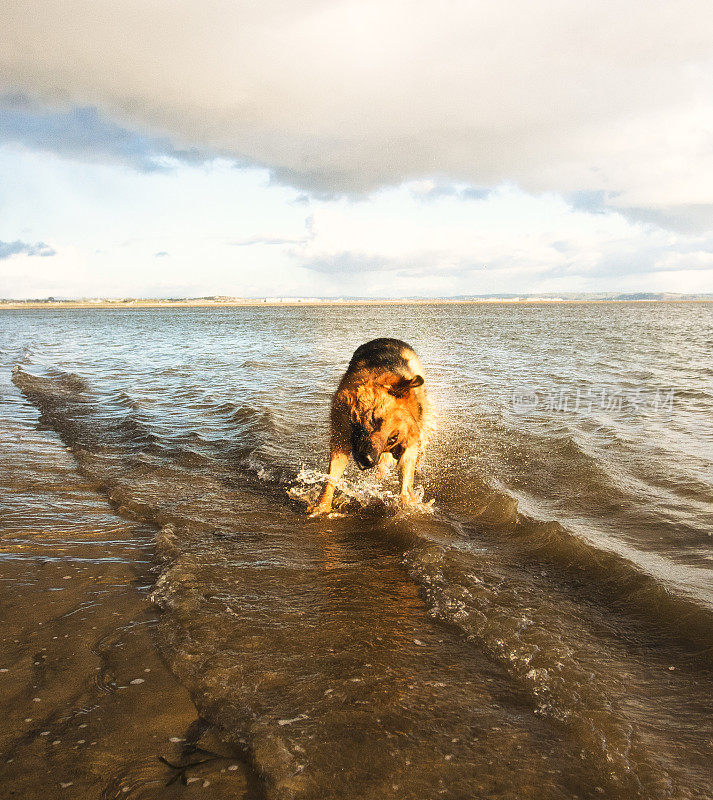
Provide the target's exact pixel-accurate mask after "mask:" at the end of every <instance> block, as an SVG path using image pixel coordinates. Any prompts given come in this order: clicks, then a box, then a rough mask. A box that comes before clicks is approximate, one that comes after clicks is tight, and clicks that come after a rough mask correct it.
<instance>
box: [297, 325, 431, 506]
mask: <svg viewBox="0 0 713 800" xmlns="http://www.w3.org/2000/svg"><path fill="white" fill-rule="evenodd" d="M432 417H433V415H432V412H431V405H430V403H429V401H428V395H427V393H426V389H425V387H424V380H423V368H422V367H421V362H420V361H419V359H418V356H417V355H416V353H415V352H414V351H413V349H412V348H411V347H409V346H408V345H407V344H406V343H405V342H401V341H399V340H398V339H374V340H373V341H371V342H367V343H366V344H363V345H361V347H358V348H357V349H356V351H355V352H354V355H353V356H352V360H351V361H350V362H349V366H348V367H347V371H346V372H345V373H344V375H343V377H342V380H341V381H340V383H339V386H338V387H337V391H336V392H335V393H334V397H333V398H332V408H331V414H330V422H331V426H330V428H331V430H330V456H329V477H328V478H327V483H326V485H325V487H324V490H323V492H322V494H321V496H320V498H319V501H318V502H317V504H316V506H315V507H314V508H313V509H312V516H317V515H319V514H328V513H329V512H330V511H331V509H332V498H333V497H334V488H335V486H336V484H337V482H338V481H339V479H340V478H341V476H342V473H343V472H344V469H345V467H346V466H347V462H348V461H349V457H350V456H354V461H355V462H356V464H357V466H358V467H359V469H362V470H363V469H372V468H373V467H378V471H377V474H378V476H379V477H380V478H383V477H384V475H385V473H386V470H387V469H388V468H389V466H392V465H393V464H394V463H396V464H397V465H398V470H399V476H400V478H401V502H402V503H403V504H409V503H411V502H413V501H414V500H415V497H414V493H413V479H414V473H415V471H416V466H417V464H418V461H419V459H420V456H421V454H422V453H423V450H424V447H425V446H426V443H427V441H428V438H429V436H430V433H431V430H432Z"/></svg>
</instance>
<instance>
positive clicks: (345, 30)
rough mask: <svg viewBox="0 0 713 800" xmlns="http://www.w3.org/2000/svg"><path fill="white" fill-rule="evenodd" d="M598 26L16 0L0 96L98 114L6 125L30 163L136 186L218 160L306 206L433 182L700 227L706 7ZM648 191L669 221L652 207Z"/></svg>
mask: <svg viewBox="0 0 713 800" xmlns="http://www.w3.org/2000/svg"><path fill="white" fill-rule="evenodd" d="M616 12H617V13H612V4H610V3H565V2H561V0H541V2H539V3H531V2H528V0H501V2H499V3H497V4H493V3H487V2H484V0H481V2H472V3H456V4H453V5H452V6H449V9H448V13H447V14H443V13H441V11H440V10H439V9H438V7H437V6H436V5H435V4H433V3H416V4H413V3H408V2H406V0H378V1H377V0H364V2H363V3H361V4H357V5H356V6H355V5H354V4H351V3H343V2H340V0H337V2H334V3H325V2H323V0H290V2H287V0H276V1H275V2H267V3H245V2H236V3H225V2H222V0H200V2H199V0H186V2H182V3H180V4H174V6H172V9H171V14H170V15H166V14H165V13H164V8H163V6H162V5H161V4H155V3H137V4H134V5H133V6H132V13H131V14H123V15H122V14H117V13H116V5H115V3H114V2H111V0H95V2H93V3H91V4H87V3H85V2H83V1H82V0H25V1H24V2H22V3H6V4H5V5H4V7H3V11H2V14H3V34H4V42H3V48H2V50H1V51H0V91H3V90H5V91H20V92H22V93H24V94H25V95H28V96H32V97H35V98H37V99H38V101H40V100H41V101H42V102H43V103H45V104H46V105H47V106H52V105H53V104H54V105H55V106H57V105H62V107H64V108H67V107H72V106H74V107H79V108H83V109H86V108H87V107H89V108H92V109H94V108H96V109H99V110H100V111H99V112H98V115H97V117H96V119H93V118H92V112H89V114H88V118H87V116H86V115H87V112H86V111H84V112H81V113H80V118H77V117H76V112H75V111H70V112H64V114H65V116H64V117H62V118H61V119H59V120H55V121H54V123H56V125H55V127H54V128H52V125H53V124H54V123H53V122H52V121H51V120H44V121H43V125H42V126H40V128H41V129H40V130H36V129H33V128H32V125H31V124H30V122H31V121H28V120H23V119H20V120H17V119H15V120H13V121H11V123H10V129H11V130H10V131H9V132H10V133H12V135H14V136H16V137H17V136H21V137H24V139H23V140H24V141H26V142H28V143H29V144H30V145H31V146H40V147H49V148H50V149H51V148H54V149H55V150H56V151H58V152H63V153H69V154H72V155H77V156H78V157H82V154H83V153H86V154H89V156H90V157H96V158H110V159H115V160H116V159H118V160H120V161H123V162H124V163H127V164H131V165H133V166H136V167H137V168H139V169H153V168H156V167H157V165H160V159H161V156H162V155H168V157H169V158H177V159H181V158H189V159H190V158H198V159H199V158H201V157H202V156H201V155H200V154H202V153H222V154H225V155H227V156H230V157H231V158H234V159H236V162H237V163H240V164H245V163H250V164H254V165H260V166H264V167H265V168H267V169H268V170H270V171H271V173H272V176H273V178H274V180H276V181H280V182H283V183H288V184H290V185H293V186H295V187H297V188H299V189H301V190H303V191H305V192H308V193H310V194H312V195H316V196H319V197H323V198H330V197H334V196H336V195H357V194H359V193H365V192H370V191H372V190H375V189H377V188H379V187H382V186H385V185H396V184H400V183H402V182H404V181H408V180H412V179H420V178H436V179H439V180H440V178H441V177H442V176H448V179H449V180H450V181H452V182H453V183H455V184H459V185H465V186H471V187H473V189H472V190H471V191H472V192H475V193H478V192H480V191H487V189H488V187H493V186H497V185H499V184H502V183H512V184H515V185H517V186H520V187H522V188H523V189H524V190H525V191H527V192H531V193H540V192H558V193H560V194H562V195H563V196H565V197H567V196H569V197H570V198H572V199H571V202H572V203H573V204H574V205H575V206H576V207H580V208H583V209H586V210H587V211H590V212H592V211H597V210H600V209H601V208H615V209H617V210H619V211H621V213H622V214H626V215H629V216H631V217H633V216H636V215H637V214H638V215H639V216H640V217H641V215H649V216H650V221H652V222H655V223H656V224H668V225H674V224H675V225H678V226H679V227H681V228H682V227H683V226H689V227H691V228H694V227H695V228H697V229H702V228H705V227H707V226H709V225H710V218H709V216H708V214H707V212H706V211H705V208H706V207H707V206H708V205H713V183H711V181H710V179H708V178H706V177H705V176H707V175H710V174H712V173H713V152H711V148H710V145H709V142H708V140H707V139H706V136H707V134H706V131H708V130H710V127H711V124H713V100H712V98H713V95H712V94H711V92H710V85H711V60H710V58H711V57H710V42H711V40H712V39H713V15H711V13H710V1H709V0H679V1H678V2H676V3H670V2H668V3H665V2H656V3H654V4H651V3H650V2H646V1H645V0H622V2H621V3H619V4H618V5H617V7H616ZM68 20H76V21H77V24H69V23H68ZM355 22H357V23H359V24H356V25H355V24H354V23H355ZM366 40H368V45H369V46H365V41H366ZM335 43H336V45H335ZM82 113H83V114H84V115H85V116H84V117H82V116H81V114H82ZM93 113H97V112H93ZM110 120H111V122H110ZM102 123H104V124H102ZM18 126H19V130H18ZM87 126H88V128H89V129H90V130H91V131H92V132H93V133H92V135H91V136H89V137H86V136H85V134H84V132H83V131H84V129H85V127H87ZM112 126H115V127H112ZM47 128H50V129H52V131H53V132H52V133H51V134H48V133H47ZM131 131H153V132H154V133H153V134H149V133H144V134H141V135H138V134H133V133H131ZM134 136H138V139H137V140H135V139H134V138H133V137H134ZM33 143H34V144H33ZM181 148H183V149H181ZM191 148H193V149H191ZM652 171H655V172H656V180H652ZM479 187H480V188H479ZM667 196H671V197H674V196H675V198H676V205H675V207H673V208H672V209H670V210H668V211H666V210H665V209H664V210H663V211H660V210H656V209H660V206H661V198H662V197H667ZM464 199H466V194H465V193H464ZM472 199H477V194H476V195H473V196H472ZM637 209H641V210H640V211H637ZM652 209H654V210H652ZM701 209H704V210H703V211H701ZM656 220H658V222H656Z"/></svg>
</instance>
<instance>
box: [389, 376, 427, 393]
mask: <svg viewBox="0 0 713 800" xmlns="http://www.w3.org/2000/svg"><path fill="white" fill-rule="evenodd" d="M417 386H423V376H422V375H416V376H415V377H413V378H411V379H410V380H409V379H408V378H400V379H399V380H398V381H396V383H393V384H392V385H391V386H390V387H389V394H391V395H393V396H394V397H406V395H407V394H408V393H409V392H410V391H411V389H415V388H416V387H417Z"/></svg>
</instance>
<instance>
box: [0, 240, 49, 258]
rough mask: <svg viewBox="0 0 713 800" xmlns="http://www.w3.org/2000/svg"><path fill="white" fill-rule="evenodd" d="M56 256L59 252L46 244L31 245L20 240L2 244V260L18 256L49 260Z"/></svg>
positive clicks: (0, 255)
mask: <svg viewBox="0 0 713 800" xmlns="http://www.w3.org/2000/svg"><path fill="white" fill-rule="evenodd" d="M56 254H57V251H56V250H55V249H54V248H52V247H50V246H49V245H48V244H45V243H44V242H35V243H34V244H29V243H28V242H21V241H20V240H19V239H18V240H16V241H14V242H0V260H3V259H5V258H12V256H17V255H26V256H40V257H41V258H47V257H49V256H54V255H56Z"/></svg>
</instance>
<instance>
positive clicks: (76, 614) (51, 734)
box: [0, 381, 253, 800]
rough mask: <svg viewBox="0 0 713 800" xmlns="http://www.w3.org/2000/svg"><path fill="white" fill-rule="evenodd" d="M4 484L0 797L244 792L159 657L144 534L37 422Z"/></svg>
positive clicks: (74, 799) (237, 773) (151, 798)
mask: <svg viewBox="0 0 713 800" xmlns="http://www.w3.org/2000/svg"><path fill="white" fill-rule="evenodd" d="M8 382H9V381H8ZM48 470H49V477H48V472H47V471H48ZM37 475H44V476H45V477H44V478H43V479H42V480H39V479H38V478H37V477H36V476H37ZM0 489H1V490H2V495H3V503H2V510H3V512H5V514H6V518H5V519H4V520H3V525H2V526H0V561H1V562H2V566H3V576H2V581H0V611H1V612H2V616H3V620H4V626H3V630H2V633H1V634H0V690H1V691H0V712H2V714H3V718H4V719H5V725H4V727H3V730H2V732H0V795H2V797H4V798H5V797H7V798H10V797H17V798H20V797H21V798H23V800H45V798H48V797H52V798H54V797H64V798H68V800H69V799H70V798H71V800H90V798H98V797H124V796H126V797H129V796H131V797H134V796H136V797H139V796H140V797H141V798H142V800H159V798H161V800H171V798H176V800H178V798H184V800H185V798H188V797H195V796H198V792H200V793H201V794H200V796H206V795H205V791H206V787H208V786H209V787H210V790H209V791H210V796H211V797H213V798H216V800H227V798H235V800H241V798H247V797H249V796H253V795H252V792H251V782H252V780H253V778H252V773H251V771H250V769H249V767H247V765H246V763H245V761H244V757H243V756H242V754H241V753H239V752H236V751H235V749H234V748H232V747H230V746H229V745H226V744H225V743H224V742H222V741H221V740H219V739H218V738H217V736H216V735H215V733H214V732H213V730H212V729H211V728H209V727H208V726H207V725H206V724H205V722H204V721H203V720H202V719H201V718H200V715H199V712H198V710H197V708H196V706H195V704H194V702H193V700H192V698H191V696H190V694H189V691H188V689H187V688H186V687H185V686H184V685H183V684H182V683H181V682H180V680H179V679H178V678H177V677H176V675H175V674H174V673H173V672H172V671H171V670H170V668H169V666H168V665H167V663H166V662H165V660H164V657H163V655H162V653H161V649H160V641H159V639H160V636H159V627H160V616H161V612H160V611H159V609H157V608H156V607H155V606H153V605H152V604H151V602H150V600H149V597H148V592H149V590H150V587H151V584H152V583H153V580H154V576H153V574H152V567H153V564H154V559H155V546H156V543H155V536H156V532H155V529H154V528H153V526H149V525H146V524H143V523H140V522H137V521H133V520H131V519H127V518H126V516H124V515H122V514H120V513H119V512H118V511H117V510H116V509H115V508H112V506H111V503H110V501H109V500H108V499H107V498H106V497H105V496H103V495H102V494H101V492H100V487H97V486H96V485H95V484H94V483H93V482H92V481H91V480H88V479H87V478H85V477H83V476H82V475H81V473H80V472H79V470H78V468H77V465H76V463H75V461H74V457H73V455H72V454H71V453H69V452H68V450H67V448H65V446H64V445H62V444H61V443H60V442H59V441H58V440H57V439H55V436H54V435H53V434H50V435H47V434H46V433H44V432H42V430H41V429H38V428H37V427H36V424H35V423H33V422H32V421H28V424H27V426H26V427H25V426H20V427H17V428H16V429H15V430H14V431H12V434H11V435H10V437H9V439H8V440H7V441H6V447H5V452H4V472H3V475H2V477H1V478H0ZM68 504H72V506H73V507H74V511H73V513H72V515H71V517H70V516H68V515H67V513H66V508H67V505H68ZM197 748H201V749H202V755H201V751H200V750H197ZM207 755H208V756H209V757H207ZM162 759H165V760H162ZM200 761H204V763H202V764H200V765H198V766H195V767H191V768H189V769H187V770H185V771H181V767H184V766H186V765H189V764H191V763H195V762H200ZM171 765H177V767H178V768H172V767H171ZM182 778H185V780H186V783H187V786H184V785H183V782H182ZM172 780H173V782H171V781H172ZM191 784H194V785H191ZM186 792H188V794H186Z"/></svg>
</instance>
